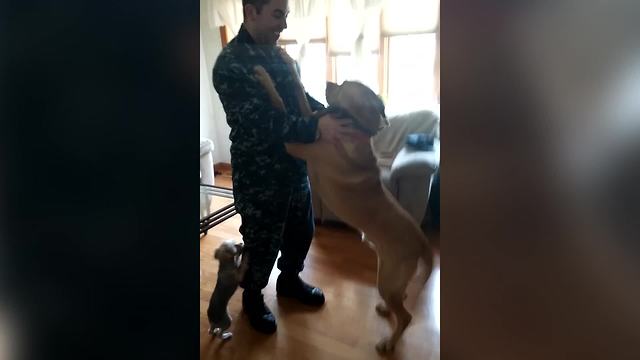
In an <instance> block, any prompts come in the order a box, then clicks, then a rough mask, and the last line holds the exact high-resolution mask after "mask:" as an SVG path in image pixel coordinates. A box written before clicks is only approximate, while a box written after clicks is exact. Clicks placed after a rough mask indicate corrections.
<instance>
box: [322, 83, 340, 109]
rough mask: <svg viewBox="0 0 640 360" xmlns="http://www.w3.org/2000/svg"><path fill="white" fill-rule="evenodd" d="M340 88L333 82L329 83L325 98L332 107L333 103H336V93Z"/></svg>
mask: <svg viewBox="0 0 640 360" xmlns="http://www.w3.org/2000/svg"><path fill="white" fill-rule="evenodd" d="M339 87H340V86H338V84H336V83H332V82H331V81H327V89H326V91H325V96H326V98H327V104H329V105H331V103H333V102H335V99H336V92H337V90H338V88H339Z"/></svg>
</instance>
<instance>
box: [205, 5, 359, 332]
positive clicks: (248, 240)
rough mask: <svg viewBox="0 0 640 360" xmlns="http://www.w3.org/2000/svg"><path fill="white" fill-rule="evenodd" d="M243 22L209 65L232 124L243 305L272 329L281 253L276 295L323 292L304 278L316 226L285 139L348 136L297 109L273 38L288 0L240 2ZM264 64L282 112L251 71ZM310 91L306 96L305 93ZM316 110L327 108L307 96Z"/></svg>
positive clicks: (307, 298)
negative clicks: (272, 278) (268, 291)
mask: <svg viewBox="0 0 640 360" xmlns="http://www.w3.org/2000/svg"><path fill="white" fill-rule="evenodd" d="M242 3H243V8H244V22H243V24H242V26H241V28H240V31H239V32H238V35H237V36H236V37H235V38H234V39H233V40H231V42H229V44H228V45H227V46H226V47H225V48H224V49H223V50H222V52H221V54H220V55H219V57H218V59H217V60H216V64H215V66H214V68H213V84H214V87H215V89H216V91H217V92H218V94H219V96H220V100H221V101H222V104H223V106H224V110H225V112H226V115H227V123H228V124H229V126H230V127H231V133H230V134H229V138H230V139H231V165H232V168H233V194H234V198H235V206H236V209H237V211H238V213H239V214H240V216H241V218H242V225H241V226H240V233H241V234H242V236H243V240H244V243H245V248H244V254H246V255H247V257H248V259H249V269H248V271H247V272H246V275H245V277H244V280H243V281H242V282H241V283H240V286H241V287H242V288H243V289H244V291H243V296H242V307H243V310H244V312H245V313H246V314H247V315H248V317H249V321H250V323H251V325H252V326H253V327H254V328H255V329H256V330H258V331H260V332H263V333H273V332H275V330H276V321H275V318H274V317H273V314H272V313H271V311H270V310H269V309H268V308H267V307H266V305H265V304H264V301H263V297H262V294H261V291H262V289H263V288H264V287H265V286H266V285H267V283H268V280H269V275H270V273H271V270H272V268H273V265H274V263H275V261H276V258H277V255H278V251H281V252H282V256H281V257H280V259H278V269H280V270H281V274H280V276H279V277H278V281H277V284H276V291H277V293H278V296H286V297H291V298H294V299H297V300H299V301H300V302H302V303H304V304H307V305H312V306H321V305H322V304H324V295H323V293H322V291H321V290H320V289H319V288H317V287H314V286H311V285H309V284H306V283H305V282H303V281H302V280H301V279H300V277H299V275H298V273H299V272H300V271H302V269H303V267H304V259H305V258H306V256H307V252H308V251H309V247H310V245H311V239H312V238H313V232H314V224H313V213H312V207H311V195H310V190H309V181H308V177H307V169H306V163H305V162H304V161H302V160H299V159H296V158H293V157H292V156H290V155H289V154H287V153H286V151H285V147H284V143H285V142H302V143H310V142H313V141H315V140H317V139H318V138H319V137H322V138H323V139H327V140H329V141H336V140H337V139H338V138H343V137H345V136H349V135H351V134H352V131H353V130H352V129H351V128H350V127H349V123H348V122H347V121H344V120H340V119H336V118H334V117H333V116H332V115H330V114H328V115H323V116H320V117H318V116H312V117H308V118H305V117H303V116H302V115H301V112H300V109H299V107H298V103H297V100H296V98H295V94H294V91H295V87H294V81H295V80H294V79H293V77H292V76H291V73H290V72H289V70H288V69H289V68H288V67H287V64H286V63H285V62H284V60H283V59H282V58H281V55H280V54H279V51H278V48H277V47H276V42H277V39H278V37H279V33H280V32H281V31H282V30H283V29H285V28H286V27H287V25H286V16H287V14H288V6H287V5H288V4H287V1H286V0H243V2H242ZM256 65H261V66H262V67H264V68H265V69H266V71H267V72H268V73H269V75H270V76H271V78H272V79H273V82H274V84H275V86H276V89H277V91H278V93H279V94H280V96H281V97H282V99H283V101H284V104H285V107H286V109H287V113H286V114H285V113H283V112H282V111H280V110H278V109H276V108H275V107H274V106H273V105H272V104H271V102H270V100H269V97H268V95H267V93H266V91H265V89H264V88H263V87H262V86H261V85H260V83H259V82H258V80H257V78H256V77H255V75H254V67H255V66H256ZM307 96H308V95H307ZM308 99H309V102H310V105H311V108H312V110H313V111H316V110H320V109H323V108H324V106H323V105H322V104H320V103H319V102H318V101H316V100H314V99H313V98H311V97H309V96H308Z"/></svg>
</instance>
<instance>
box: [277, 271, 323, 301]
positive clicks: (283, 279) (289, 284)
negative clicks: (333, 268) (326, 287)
mask: <svg viewBox="0 0 640 360" xmlns="http://www.w3.org/2000/svg"><path fill="white" fill-rule="evenodd" d="M276 292H277V293H278V296H280V297H288V298H293V299H296V300H298V301H300V302H301V303H303V304H305V305H309V306H316V307H319V306H322V304H324V294H323V293H322V290H320V289H319V288H317V287H315V286H311V285H309V284H307V283H305V282H304V281H302V279H300V277H299V276H298V274H295V273H293V274H292V273H285V272H282V273H280V275H279V276H278V281H277V282H276Z"/></svg>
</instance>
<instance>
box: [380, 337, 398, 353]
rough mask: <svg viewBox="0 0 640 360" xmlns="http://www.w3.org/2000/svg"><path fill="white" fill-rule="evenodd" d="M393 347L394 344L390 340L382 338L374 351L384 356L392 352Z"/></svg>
mask: <svg viewBox="0 0 640 360" xmlns="http://www.w3.org/2000/svg"><path fill="white" fill-rule="evenodd" d="M394 346H395V344H393V343H392V342H391V339H389V338H382V340H380V341H379V342H378V343H377V344H376V350H377V351H378V352H379V353H381V354H386V353H390V352H392V351H393V348H394Z"/></svg>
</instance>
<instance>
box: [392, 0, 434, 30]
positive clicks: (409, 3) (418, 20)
mask: <svg viewBox="0 0 640 360" xmlns="http://www.w3.org/2000/svg"><path fill="white" fill-rule="evenodd" d="M439 8H440V1H439V0H386V1H385V3H384V6H383V10H382V11H383V13H384V16H383V17H382V32H383V33H384V35H402V34H411V33H425V32H435V31H436V28H437V27H438V20H439V14H440V9H439Z"/></svg>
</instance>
